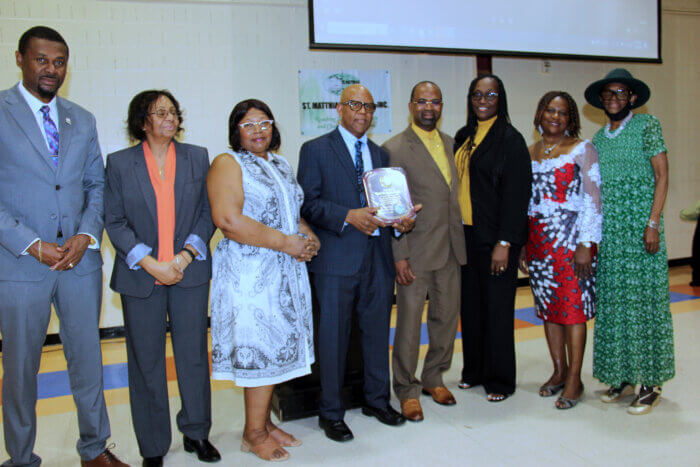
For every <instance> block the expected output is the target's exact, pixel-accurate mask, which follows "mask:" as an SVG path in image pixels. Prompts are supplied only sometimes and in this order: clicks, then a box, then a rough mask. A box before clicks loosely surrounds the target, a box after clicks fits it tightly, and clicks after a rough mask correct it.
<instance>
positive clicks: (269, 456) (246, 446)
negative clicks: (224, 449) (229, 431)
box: [241, 436, 289, 462]
mask: <svg viewBox="0 0 700 467" xmlns="http://www.w3.org/2000/svg"><path fill="white" fill-rule="evenodd" d="M278 450H279V451H281V452H283V453H284V454H283V455H282V456H281V457H274V454H275V451H278ZM241 451H243V452H252V453H253V454H255V455H256V456H258V457H259V458H260V459H262V460H264V461H271V462H282V461H286V460H287V459H289V453H288V452H287V451H285V450H284V448H282V446H280V445H279V444H278V443H277V441H275V440H274V439H273V438H272V437H271V436H268V437H267V438H265V441H263V442H262V443H260V444H256V445H251V444H250V443H249V442H248V441H246V439H245V438H243V439H242V440H241Z"/></svg>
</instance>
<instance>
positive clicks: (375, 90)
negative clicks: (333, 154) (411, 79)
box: [299, 70, 391, 136]
mask: <svg viewBox="0 0 700 467" xmlns="http://www.w3.org/2000/svg"><path fill="white" fill-rule="evenodd" d="M358 83H359V84H362V85H364V86H366V87H367V89H369V91H370V92H371V93H372V97H374V102H375V103H376V104H377V110H376V111H375V112H374V118H373V119H372V126H371V128H370V129H369V131H368V132H369V133H375V134H377V133H383V134H386V133H391V88H390V79H389V70H299V101H300V105H299V108H300V115H301V134H302V135H304V136H317V135H322V134H324V133H328V132H329V131H331V130H332V129H334V128H335V127H336V126H337V125H338V112H337V111H336V105H337V104H338V102H340V94H341V93H342V92H343V89H345V88H346V87H347V86H350V85H351V84H358Z"/></svg>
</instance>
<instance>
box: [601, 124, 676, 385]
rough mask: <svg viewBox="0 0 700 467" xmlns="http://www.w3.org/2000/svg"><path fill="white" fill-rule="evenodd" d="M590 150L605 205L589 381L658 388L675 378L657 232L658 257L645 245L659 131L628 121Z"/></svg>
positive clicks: (663, 256) (665, 282) (663, 258)
mask: <svg viewBox="0 0 700 467" xmlns="http://www.w3.org/2000/svg"><path fill="white" fill-rule="evenodd" d="M630 117H631V118H630ZM593 145H594V146H595V147H596V149H598V153H599V156H600V175H601V179H602V185H601V194H602V198H603V239H602V241H601V244H600V250H599V256H598V277H597V282H598V295H597V301H596V308H597V315H596V320H595V334H594V338H593V376H594V377H596V378H598V379H599V380H600V381H601V382H603V383H605V384H607V385H610V386H619V385H620V384H621V383H622V382H628V383H632V384H646V385H661V384H662V383H663V382H665V381H668V380H669V379H671V378H673V376H674V374H675V369H674V368H675V367H674V357H673V322H672V320H671V311H670V306H669V290H668V260H667V257H666V242H665V240H664V234H663V229H662V232H661V247H660V250H659V252H658V253H656V254H653V255H650V254H649V253H647V252H646V250H645V249H644V241H643V237H644V229H645V227H646V223H647V221H648V220H649V213H650V212H651V205H652V202H653V199H654V171H653V169H652V166H651V162H650V158H652V157H653V156H655V155H657V154H659V153H660V152H663V151H666V144H665V143H664V140H663V136H662V134H661V125H660V124H659V121H658V119H657V118H656V117H654V116H653V115H646V114H640V115H633V116H632V115H630V116H628V117H627V118H625V120H624V121H623V122H622V126H621V127H620V128H618V130H616V131H614V132H610V131H609V127H608V126H607V125H606V126H605V127H603V128H601V129H600V130H599V131H598V132H597V133H596V134H595V136H594V137H593ZM661 225H662V226H663V217H662V219H661Z"/></svg>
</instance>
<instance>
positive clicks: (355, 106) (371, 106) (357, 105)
mask: <svg viewBox="0 0 700 467" xmlns="http://www.w3.org/2000/svg"><path fill="white" fill-rule="evenodd" d="M341 104H343V105H347V106H348V107H350V110H352V111H354V112H359V111H360V109H361V108H362V107H364V108H365V111H366V112H367V113H372V112H374V111H375V110H377V104H375V103H374V102H360V101H347V102H341Z"/></svg>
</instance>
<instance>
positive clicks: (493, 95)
mask: <svg viewBox="0 0 700 467" xmlns="http://www.w3.org/2000/svg"><path fill="white" fill-rule="evenodd" d="M469 98H470V99H471V100H472V101H473V102H479V101H480V100H481V99H482V98H484V99H486V102H489V103H491V102H493V101H495V100H496V99H498V93H497V92H496V91H489V92H487V93H486V94H482V93H481V92H480V91H474V92H473V93H471V94H470V95H469Z"/></svg>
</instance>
